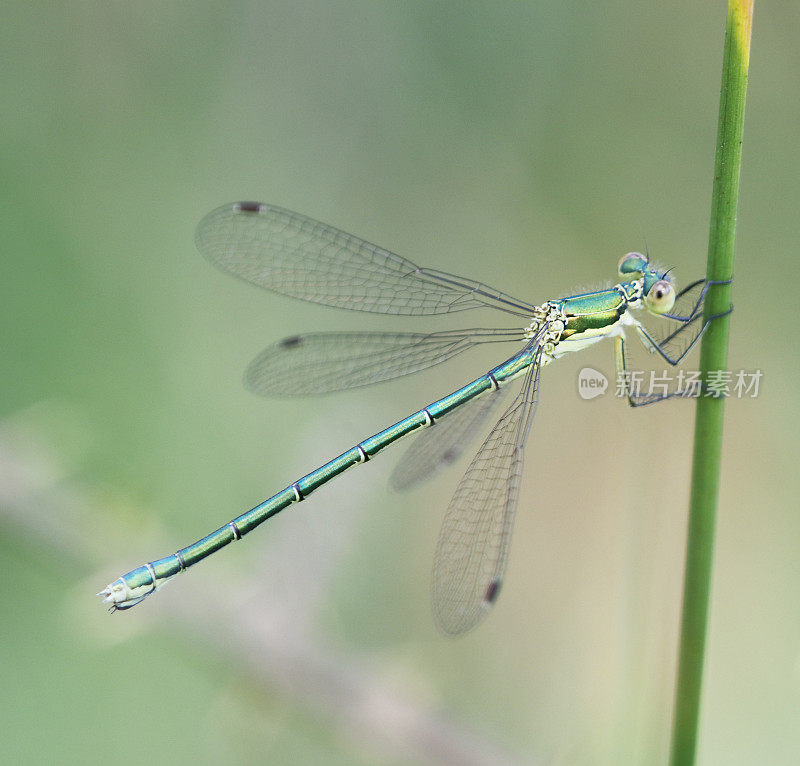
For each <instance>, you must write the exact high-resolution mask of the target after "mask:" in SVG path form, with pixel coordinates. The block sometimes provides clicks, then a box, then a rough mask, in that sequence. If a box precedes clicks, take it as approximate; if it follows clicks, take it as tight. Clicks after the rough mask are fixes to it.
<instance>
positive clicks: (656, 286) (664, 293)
mask: <svg viewBox="0 0 800 766" xmlns="http://www.w3.org/2000/svg"><path fill="white" fill-rule="evenodd" d="M644 302H645V305H646V306H647V308H648V310H650V311H651V312H652V313H653V314H666V313H667V312H668V311H670V309H672V307H673V306H674V305H675V286H674V285H673V284H672V282H668V281H667V280H666V279H659V280H658V282H654V283H653V286H652V287H651V288H650V289H649V290H648V292H647V295H646V296H645V298H644Z"/></svg>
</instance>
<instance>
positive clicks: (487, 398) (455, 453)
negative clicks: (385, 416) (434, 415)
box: [389, 387, 510, 492]
mask: <svg viewBox="0 0 800 766" xmlns="http://www.w3.org/2000/svg"><path fill="white" fill-rule="evenodd" d="M509 390H510V389H509V388H508V387H505V388H499V389H496V390H494V391H490V392H488V393H486V394H484V395H483V396H481V397H479V398H477V399H473V400H472V401H469V402H467V403H466V404H463V405H461V407H459V408H458V409H457V410H455V411H454V412H451V413H450V414H449V415H447V417H445V418H442V419H441V420H437V421H436V423H435V424H434V427H433V428H426V429H425V430H424V431H421V432H420V434H419V435H418V436H417V438H416V439H414V441H413V442H412V443H411V446H410V447H409V448H408V449H407V450H406V451H405V453H404V454H403V457H401V458H400V461H399V462H398V464H397V465H396V466H395V469H394V471H392V475H391V478H390V479H389V484H390V486H391V487H392V488H393V489H395V490H398V491H400V492H405V491H406V490H409V489H411V488H412V487H415V486H417V485H418V484H420V483H422V482H423V481H426V480H427V479H429V478H430V477H431V476H433V475H434V474H435V473H436V472H437V471H439V470H440V469H441V468H444V467H445V466H448V465H451V464H452V463H455V461H456V460H458V458H459V457H461V454H462V453H463V451H464V448H465V447H466V446H467V445H468V444H469V443H470V442H471V441H472V439H473V438H474V437H475V436H476V435H477V433H478V431H480V429H481V426H483V424H484V423H485V422H486V421H487V420H488V418H489V415H490V414H491V413H492V412H494V411H495V410H496V409H497V405H498V404H499V403H500V402H501V401H502V400H503V399H505V395H506V393H507V392H508V391H509Z"/></svg>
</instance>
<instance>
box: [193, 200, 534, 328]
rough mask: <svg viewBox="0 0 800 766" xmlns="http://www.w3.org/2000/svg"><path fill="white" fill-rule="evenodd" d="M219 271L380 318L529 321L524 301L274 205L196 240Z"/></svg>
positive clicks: (222, 213)
mask: <svg viewBox="0 0 800 766" xmlns="http://www.w3.org/2000/svg"><path fill="white" fill-rule="evenodd" d="M195 239H196V242H197V247H198V249H199V250H200V252H201V253H202V254H203V255H204V256H205V257H206V258H208V259H209V260H210V261H211V262H212V263H213V264H215V265H216V266H218V267H219V268H221V269H223V270H224V271H227V272H230V273H231V274H234V275H235V276H237V277H241V278H242V279H245V280H247V281H248V282H252V283H253V284H256V285H258V286H259V287H264V288H266V289H267V290H273V291H274V292H276V293H281V294H282V295H288V296H290V297H292V298H300V299H302V300H306V301H312V302H313V303H322V304H324V305H326V306H337V307H339V308H346V309H354V310H357V311H372V312H376V313H380V314H406V315H412V314H413V315H421V314H446V313H449V312H451V311H464V310H466V309H474V308H480V307H485V306H489V307H492V308H496V309H500V310H502V311H506V312H509V313H511V314H517V315H522V316H527V315H528V314H529V313H530V312H531V309H532V308H533V307H532V306H531V305H530V304H528V303H525V302H524V301H519V300H517V299H516V298H512V297H511V296H509V295H505V294H503V293H501V292H498V291H496V290H493V289H491V288H489V287H486V286H485V285H482V284H480V283H478V282H473V281H472V280H468V279H464V278H462V277H456V276H453V275H452V274H445V273H444V272H441V271H434V270H432V269H421V268H419V267H418V266H416V265H415V264H413V263H412V262H411V261H408V260H406V259H405V258H401V257H400V256H399V255H395V254H394V253H390V252H389V251H388V250H384V249H383V248H380V247H377V246H376V245H372V244H370V243H369V242H365V241H364V240H363V239H359V238H358V237H354V236H351V235H350V234H345V232H343V231H340V230H339V229H335V228H334V227H332V226H328V225H327V224H324V223H320V222H318V221H315V220H313V219H311V218H307V217H306V216H304V215H299V214H298V213H292V212H290V211H288V210H283V209H282V208H279V207H274V206H273V205H264V204H259V203H255V202H238V203H235V204H232V205H226V206H224V207H221V208H218V209H217V210H214V211H212V212H211V213H209V214H208V215H207V216H206V217H205V218H203V220H202V221H201V222H200V225H199V226H198V227H197V233H196V236H195Z"/></svg>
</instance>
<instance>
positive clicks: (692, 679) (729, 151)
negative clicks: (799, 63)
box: [670, 0, 754, 766]
mask: <svg viewBox="0 0 800 766" xmlns="http://www.w3.org/2000/svg"><path fill="white" fill-rule="evenodd" d="M753 2H754V0H728V18H727V26H726V30H725V49H724V55H723V62H722V89H721V94H720V104H719V123H718V127H717V151H716V159H715V165H714V187H713V193H712V202H711V229H710V233H709V241H708V265H707V272H706V273H707V278H708V279H709V280H728V279H731V278H732V276H733V250H734V247H733V246H734V236H735V230H736V210H737V203H738V197H739V168H740V165H741V157H742V153H741V149H742V126H743V123H744V102H745V92H746V89H747V72H748V65H749V61H750V33H751V28H752V19H753ZM730 296H731V285H729V284H728V285H714V286H712V287H710V288H709V291H708V294H707V296H706V301H705V315H706V317H707V316H710V315H712V314H718V313H721V312H723V311H725V310H726V309H727V308H728V306H729V305H730ZM729 324H730V315H728V316H725V317H722V318H720V319H716V320H715V321H714V322H712V323H711V325H710V326H709V328H708V330H707V331H706V334H705V335H704V337H703V341H702V346H701V353H700V371H701V374H702V377H703V379H705V378H706V377H707V375H708V373H709V371H712V370H724V369H726V364H727V358H728V328H729ZM724 404H725V399H724V398H723V397H720V398H714V397H707V396H703V397H701V398H700V399H698V401H697V411H696V414H695V432H694V458H693V463H692V490H691V501H690V506H689V528H688V537H687V550H686V571H685V575H684V585H683V615H682V619H681V635H680V646H679V655H678V678H677V687H676V693H675V710H674V715H673V722H672V746H671V754H670V763H671V764H672V766H691V764H693V763H694V762H695V755H696V750H697V734H698V723H699V714H700V696H701V689H702V679H703V660H704V653H705V652H704V650H705V640H706V624H707V619H708V607H709V595H710V589H711V568H712V560H713V554H714V524H715V520H716V510H717V491H718V488H719V468H720V454H721V449H722V416H723V411H724Z"/></svg>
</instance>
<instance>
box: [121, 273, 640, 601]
mask: <svg viewBox="0 0 800 766" xmlns="http://www.w3.org/2000/svg"><path fill="white" fill-rule="evenodd" d="M640 297H641V285H640V284H637V283H636V282H631V283H626V284H621V285H616V286H615V287H613V288H610V289H607V290H600V291H597V292H593V293H587V294H584V295H577V296H570V297H567V298H561V299H558V300H554V301H550V302H548V303H546V304H543V306H541V307H539V309H538V310H539V311H541V317H540V320H537V319H536V318H534V319H533V322H532V324H531V326H530V328H528V330H529V333H530V335H531V336H532V335H533V334H534V333H535V332H536V330H537V329H538V328H540V327H541V326H542V321H541V318H542V317H544V316H545V314H548V312H549V318H550V320H551V324H552V317H554V316H556V317H557V319H556V322H557V323H558V332H557V333H556V334H555V335H551V337H549V341H550V342H549V343H547V344H545V345H544V348H543V353H542V355H541V360H540V361H541V363H542V364H547V363H548V362H549V361H551V360H552V359H554V358H557V357H558V356H561V355H562V354H564V353H566V352H568V351H573V350H578V348H579V347H583V345H585V344H586V343H592V342H594V341H596V340H600V339H601V338H603V337H606V336H608V335H611V334H613V333H614V331H615V329H616V328H617V327H618V326H619V325H620V323H621V322H622V321H623V318H624V317H625V315H626V312H627V310H628V307H629V306H630V305H631V303H632V302H633V301H637V300H639V298H640ZM577 341H582V343H578V342H577ZM537 355H538V346H537V345H533V346H532V345H526V346H525V347H524V348H523V350H522V351H521V352H520V353H518V354H517V355H515V356H513V357H511V358H510V359H509V360H508V361H506V362H504V363H503V364H501V365H499V366H497V367H495V368H493V369H492V370H490V371H489V372H487V373H486V374H484V375H482V376H480V377H479V378H476V379H475V380H473V381H471V382H470V383H468V384H467V385H465V386H463V387H462V388H459V389H458V390H457V391H454V392H453V393H452V394H450V395H449V396H445V397H444V398H442V399H439V400H437V401H435V402H433V403H432V404H430V405H428V406H427V407H425V408H423V409H421V410H419V411H418V412H415V413H413V414H412V415H409V416H408V417H407V418H404V419H403V420H401V421H399V422H397V423H395V424H394V425H392V426H389V427H388V428H386V429H384V430H383V431H380V432H379V433H377V434H375V435H373V436H370V437H369V438H367V439H364V440H363V441H362V442H360V443H359V444H357V445H356V446H355V447H352V448H351V449H349V450H347V451H346V452H344V453H342V454H341V455H339V456H338V457H335V458H333V460H330V461H329V462H327V463H325V464H324V465H322V466H320V467H319V468H317V469H316V470H314V471H312V472H311V473H308V474H306V475H305V476H302V477H301V478H299V479H298V480H297V481H296V482H294V483H293V484H291V485H289V486H288V487H286V488H285V489H282V490H281V491H280V492H278V493H277V494H275V495H273V496H272V497H270V498H268V499H267V500H265V501H264V502H263V503H260V504H259V505H257V506H255V508H252V509H251V510H249V511H247V512H246V513H243V514H242V515H241V516H237V517H236V518H235V519H233V520H232V521H230V522H229V523H228V524H226V525H225V526H222V527H220V528H219V529H217V530H215V531H214V532H212V533H211V534H209V535H207V536H206V537H204V538H202V539H201V540H198V541H197V542H196V543H193V544H192V545H189V546H187V547H186V548H182V549H181V550H179V551H177V552H175V553H173V554H171V555H170V556H166V557H165V558H162V559H158V560H157V561H153V562H150V563H148V564H145V565H143V566H140V567H137V568H136V569H134V570H132V571H131V572H128V573H127V574H125V575H123V576H122V577H121V578H119V580H117V581H115V582H114V583H112V584H111V586H109V587H110V588H112V589H116V590H118V591H122V593H120V595H124V598H120V599H117V600H115V608H117V609H127V608H129V607H131V606H134V605H135V604H137V603H139V602H140V601H141V600H142V599H143V598H145V597H146V596H147V595H149V594H150V593H152V592H154V591H155V590H157V589H158V588H160V587H161V586H162V585H163V584H164V583H166V581H167V580H169V579H170V578H172V577H174V576H175V575H177V574H179V573H180V572H182V571H183V570H184V569H187V568H188V567H190V566H192V565H193V564H196V563H197V562H198V561H202V560H203V559H204V558H206V557H207V556H210V555H211V554H212V553H215V552H216V551H218V550H220V548H224V547H225V546H226V545H228V544H229V543H232V542H234V541H235V540H239V539H240V538H241V537H242V536H244V535H246V534H247V533H248V532H250V531H252V530H253V529H255V528H256V527H257V526H259V525H260V524H262V523H263V522H265V521H266V520H267V519H269V518H270V517H272V516H274V515H275V514H276V513H279V512H280V511H282V510H283V509H284V508H287V507H288V506H290V505H292V504H293V503H297V502H300V501H301V500H304V499H305V498H306V497H308V495H310V494H311V493H312V492H314V490H316V489H318V488H319V487H321V486H322V485H323V484H326V483H327V482H329V481H330V480H331V479H333V478H335V477H336V476H339V474H341V473H343V472H344V471H346V470H347V469H348V468H352V467H353V466H355V465H358V464H360V463H365V462H367V461H368V460H369V459H370V458H371V457H373V456H374V455H376V454H377V453H378V452H380V451H381V450H383V449H384V448H386V447H388V446H389V445H390V444H393V443H394V442H396V441H397V440H398V439H401V438H403V437H404V436H407V435H408V434H411V433H414V432H416V431H419V430H420V429H422V428H425V427H428V426H433V425H434V424H435V423H436V421H437V420H438V419H439V418H442V417H445V416H447V414H448V413H450V412H451V411H452V410H454V409H456V408H457V407H459V406H461V405H463V404H466V403H467V402H469V401H471V400H473V399H475V398H476V397H479V396H481V395H482V394H484V393H486V392H487V391H491V390H494V389H496V388H497V387H499V386H501V385H503V384H505V383H507V382H509V381H510V380H512V379H513V378H516V377H517V376H519V375H521V374H522V373H523V372H525V371H526V370H527V369H528V368H529V367H530V366H531V364H532V363H533V362H534V359H535V358H536V357H537Z"/></svg>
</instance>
